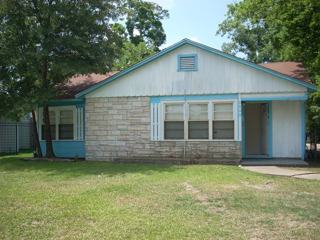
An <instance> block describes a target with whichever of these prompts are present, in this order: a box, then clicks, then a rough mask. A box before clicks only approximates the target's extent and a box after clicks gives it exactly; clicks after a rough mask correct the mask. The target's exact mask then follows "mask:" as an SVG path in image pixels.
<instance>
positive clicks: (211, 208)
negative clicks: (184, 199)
mask: <svg viewBox="0 0 320 240" xmlns="http://www.w3.org/2000/svg"><path fill="white" fill-rule="evenodd" d="M183 186H184V188H185V190H186V191H187V192H188V193H189V194H191V195H192V197H193V198H194V199H195V200H196V201H198V202H199V203H200V204H201V205H203V206H206V207H207V210H208V212H210V213H222V212H225V210H226V208H225V207H224V205H223V204H222V203H221V201H214V199H210V198H209V196H208V195H207V194H205V193H203V192H201V191H200V190H199V189H197V188H196V187H194V186H192V185H191V184H190V183H188V182H185V183H183Z"/></svg>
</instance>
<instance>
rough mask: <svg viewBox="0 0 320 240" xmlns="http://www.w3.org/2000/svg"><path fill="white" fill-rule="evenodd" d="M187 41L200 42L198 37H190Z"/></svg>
mask: <svg viewBox="0 0 320 240" xmlns="http://www.w3.org/2000/svg"><path fill="white" fill-rule="evenodd" d="M189 39H190V40H192V41H194V42H200V39H199V38H198V37H196V36H192V37H190V38H189Z"/></svg>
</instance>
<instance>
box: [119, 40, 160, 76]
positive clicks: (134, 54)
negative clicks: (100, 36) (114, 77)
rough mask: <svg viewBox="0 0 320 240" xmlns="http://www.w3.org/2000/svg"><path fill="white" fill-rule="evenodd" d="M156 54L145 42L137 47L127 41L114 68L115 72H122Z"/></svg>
mask: <svg viewBox="0 0 320 240" xmlns="http://www.w3.org/2000/svg"><path fill="white" fill-rule="evenodd" d="M154 53H155V52H154V51H153V50H152V49H150V48H148V46H147V45H146V43H145V42H140V43H139V44H137V45H135V44H133V43H131V42H129V41H127V42H125V43H124V45H123V47H122V49H121V51H120V54H119V57H118V58H117V59H116V60H115V63H114V65H113V68H114V70H115V71H120V70H122V69H125V68H127V67H130V66H131V65H133V64H135V63H137V62H139V61H141V60H142V59H144V58H146V57H148V56H150V55H152V54H154Z"/></svg>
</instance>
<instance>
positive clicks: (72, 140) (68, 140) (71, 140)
mask: <svg viewBox="0 0 320 240" xmlns="http://www.w3.org/2000/svg"><path fill="white" fill-rule="evenodd" d="M45 141H46V140H40V142H45ZM83 141H84V139H83V140H75V139H65V140H52V142H83Z"/></svg>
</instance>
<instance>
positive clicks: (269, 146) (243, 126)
mask: <svg viewBox="0 0 320 240" xmlns="http://www.w3.org/2000/svg"><path fill="white" fill-rule="evenodd" d="M248 102H250V103H266V104H267V108H268V115H267V118H268V119H267V134H268V136H267V139H268V141H267V149H268V154H267V155H261V156H260V155H254V156H248V155H247V153H246V124H245V122H246V117H245V107H246V103H248ZM241 112H242V114H241V129H242V158H243V159H245V158H261V159H270V158H272V101H242V102H241Z"/></svg>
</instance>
